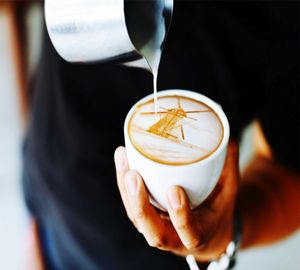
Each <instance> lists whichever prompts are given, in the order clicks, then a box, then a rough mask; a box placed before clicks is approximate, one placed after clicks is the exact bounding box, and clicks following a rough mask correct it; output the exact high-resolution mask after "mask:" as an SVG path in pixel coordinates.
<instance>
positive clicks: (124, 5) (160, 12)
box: [45, 0, 173, 68]
mask: <svg viewBox="0 0 300 270" xmlns="http://www.w3.org/2000/svg"><path fill="white" fill-rule="evenodd" d="M172 12H173V0H45V17H46V25H47V29H48V32H49V35H50V38H51V41H52V43H53V45H54V47H55V49H56V50H57V52H58V53H59V54H60V55H61V57H62V58H64V59H65V60H66V61H69V62H95V61H98V62H108V61H114V62H130V61H135V60H138V59H141V58H142V55H143V53H142V51H143V48H144V47H147V46H148V44H156V45H155V46H157V47H159V48H160V49H162V46H163V42H164V40H165V37H166V34H167V31H168V28H169V25H170V22H171V17H172ZM150 49H151V48H150ZM145 63H146V62H145ZM145 68H148V66H145Z"/></svg>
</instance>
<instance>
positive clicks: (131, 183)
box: [126, 175, 138, 195]
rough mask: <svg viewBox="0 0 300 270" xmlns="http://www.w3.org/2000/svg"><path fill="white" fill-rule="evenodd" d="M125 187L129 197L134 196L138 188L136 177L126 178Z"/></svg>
mask: <svg viewBox="0 0 300 270" xmlns="http://www.w3.org/2000/svg"><path fill="white" fill-rule="evenodd" d="M126 187H127V191H128V192H129V194H130V195H135V194H136V192H137V188H138V182H137V178H136V175H132V176H131V177H127V179H126Z"/></svg>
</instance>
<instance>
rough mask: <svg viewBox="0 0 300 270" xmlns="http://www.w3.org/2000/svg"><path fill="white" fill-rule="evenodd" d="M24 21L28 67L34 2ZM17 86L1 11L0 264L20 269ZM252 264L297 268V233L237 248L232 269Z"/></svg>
mask: <svg viewBox="0 0 300 270" xmlns="http://www.w3.org/2000/svg"><path fill="white" fill-rule="evenodd" d="M0 1H1V0H0ZM27 24H28V27H29V33H30V40H29V47H30V51H29V55H30V62H29V65H30V67H29V68H30V70H31V71H33V70H34V67H35V63H36V61H37V59H38V55H39V51H40V46H39V45H40V43H39V40H40V36H41V33H40V25H41V13H40V8H39V6H38V5H35V6H34V7H33V8H32V9H31V10H30V12H29V16H28V21H27ZM17 87H18V85H17V83H16V77H15V66H14V62H13V58H12V44H11V39H10V33H9V27H8V20H7V16H6V14H5V12H3V10H2V11H1V10H0V269H3V270H23V269H24V262H25V259H26V258H25V257H26V255H25V254H26V253H27V252H28V250H26V247H28V245H27V241H28V237H27V234H28V232H27V231H28V217H27V213H26V209H25V206H24V202H23V198H22V191H21V184H20V175H21V155H20V149H21V144H22V137H23V129H22V124H21V117H20V109H19V107H20V106H19V97H18V89H17ZM250 136H251V129H248V131H247V132H246V134H245V136H244V138H245V139H244V141H245V143H244V144H243V147H242V154H241V160H242V163H245V162H246V161H247V160H248V159H249V156H250V155H251V150H250V145H251V141H250V139H249V138H250ZM266 214H267V213H266ZM253 269H261V270H282V269H289V270H299V269H300V232H298V233H297V234H295V235H293V236H291V237H290V238H289V239H286V240H284V241H281V242H280V243H278V244H275V245H272V246H270V247H263V248H256V249H251V250H247V251H243V252H240V253H239V256H238V264H237V267H236V270H253ZM83 270H85V269H83Z"/></svg>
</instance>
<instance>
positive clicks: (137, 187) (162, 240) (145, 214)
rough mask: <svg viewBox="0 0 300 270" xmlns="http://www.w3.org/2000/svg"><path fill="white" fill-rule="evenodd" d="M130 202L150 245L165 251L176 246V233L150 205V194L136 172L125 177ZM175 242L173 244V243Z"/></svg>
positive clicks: (135, 217)
mask: <svg viewBox="0 0 300 270" xmlns="http://www.w3.org/2000/svg"><path fill="white" fill-rule="evenodd" d="M125 182H126V189H127V192H128V201H129V204H130V209H131V211H132V214H133V218H134V219H135V221H136V222H137V225H138V228H139V230H140V232H142V233H143V235H144V237H145V238H146V240H147V242H148V244H149V245H150V246H152V247H156V248H159V249H163V250H169V248H170V246H174V241H176V239H177V241H179V239H178V237H177V236H176V237H174V235H176V232H175V231H174V229H173V228H172V226H171V224H170V222H169V221H168V222H169V224H168V222H167V221H166V220H164V219H162V218H161V217H160V216H159V214H158V212H157V211H156V210H155V208H154V207H153V206H152V205H151V204H150V202H149V197H148V192H147V190H146V187H145V185H144V182H143V181H142V178H141V176H140V175H139V174H138V173H137V172H135V171H129V172H128V173H127V174H126V177H125ZM171 242H173V243H171Z"/></svg>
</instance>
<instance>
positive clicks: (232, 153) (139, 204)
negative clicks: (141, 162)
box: [115, 140, 300, 262]
mask: <svg viewBox="0 0 300 270" xmlns="http://www.w3.org/2000/svg"><path fill="white" fill-rule="evenodd" d="M260 149H263V147H260ZM268 151H269V150H268ZM268 151H265V152H264V151H260V152H258V153H256V155H255V157H254V159H253V161H252V162H251V163H250V165H249V166H248V168H247V169H246V170H245V173H244V174H243V175H242V176H240V172H239V167H238V144H237V143H236V142H235V141H233V140H231V141H230V143H229V145H228V154H227V159H226V162H225V166H224V169H223V172H222V175H221V177H220V179H219V182H218V184H217V186H216V187H215V189H214V191H213V192H212V194H211V195H210V196H209V198H208V199H207V200H206V201H205V202H203V203H202V204H201V205H200V206H199V207H198V208H196V209H195V210H193V211H191V210H190V208H189V206H188V200H187V197H186V195H185V192H184V190H183V189H182V188H181V187H179V186H173V187H171V188H170V189H169V190H168V192H167V194H166V196H167V199H168V214H165V213H162V212H160V211H159V210H157V209H156V208H155V207H153V206H152V205H151V204H150V203H149V200H148V193H147V189H146V187H145V184H144V182H143V179H142V177H141V176H140V175H139V174H138V173H137V172H136V171H132V170H129V167H128V163H127V158H126V150H125V148H124V147H119V148H117V150H116V152H115V164H116V172H117V182H118V187H119V190H120V194H121V197H122V200H123V203H124V206H125V210H126V212H127V215H128V217H129V219H130V220H131V221H132V222H133V224H134V225H135V227H136V228H137V229H138V230H139V232H140V233H142V234H143V235H144V237H145V240H146V241H147V243H148V244H149V245H150V246H152V247H155V248H158V249H161V250H165V251H169V252H172V253H175V254H177V255H180V256H186V255H187V254H193V255H194V256H195V258H196V259H197V260H198V261H202V262H203V261H209V260H212V259H216V258H218V257H219V256H220V254H222V253H223V252H224V250H225V249H226V246H227V244H228V243H229V242H230V241H231V239H232V230H233V211H234V208H235V206H237V207H238V208H239V210H240V213H241V218H242V224H243V232H242V234H243V241H242V248H247V247H252V246H257V245H265V244H270V243H273V242H275V241H278V240H280V239H282V238H284V237H286V236H288V235H290V234H291V233H292V232H294V231H296V230H297V229H298V228H299V227H300V211H299V209H300V207H299V206H300V201H299V198H300V177H299V175H298V174H297V173H295V172H292V171H290V170H288V169H286V168H284V167H282V166H281V165H280V164H277V163H276V162H275V161H274V160H273V159H272V157H271V155H270V154H267V153H269V152H270V151H269V152H268Z"/></svg>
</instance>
